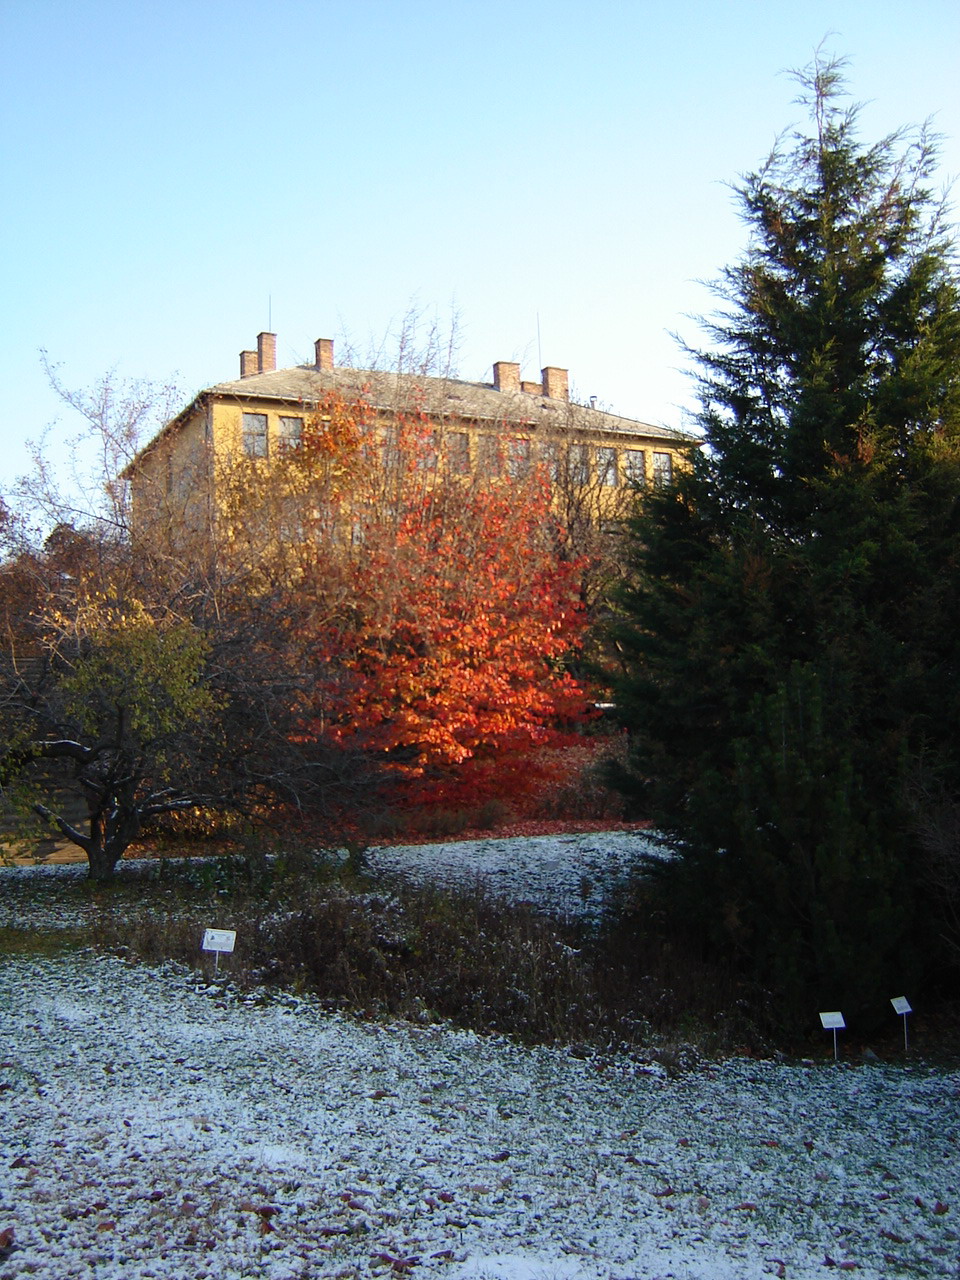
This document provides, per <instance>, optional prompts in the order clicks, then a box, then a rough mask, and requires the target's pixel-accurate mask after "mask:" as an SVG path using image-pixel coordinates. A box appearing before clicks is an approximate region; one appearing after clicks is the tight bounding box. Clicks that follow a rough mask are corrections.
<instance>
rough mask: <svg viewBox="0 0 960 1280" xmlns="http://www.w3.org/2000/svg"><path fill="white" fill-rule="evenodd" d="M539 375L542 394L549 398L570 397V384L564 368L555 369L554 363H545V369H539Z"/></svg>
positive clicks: (560, 398) (561, 398) (567, 398)
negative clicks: (541, 383) (541, 380)
mask: <svg viewBox="0 0 960 1280" xmlns="http://www.w3.org/2000/svg"><path fill="white" fill-rule="evenodd" d="M540 376H541V378H543V394H544V395H545V396H547V397H548V398H549V399H551V400H569V399H570V385H569V382H568V378H567V370H566V369H557V368H556V367H555V366H554V365H547V367H546V369H541V370H540Z"/></svg>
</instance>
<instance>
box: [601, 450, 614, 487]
mask: <svg viewBox="0 0 960 1280" xmlns="http://www.w3.org/2000/svg"><path fill="white" fill-rule="evenodd" d="M597 478H598V479H599V481H600V483H601V484H602V485H608V486H613V487H615V486H616V483H617V451H616V449H608V448H606V447H604V448H602V449H598V450H597Z"/></svg>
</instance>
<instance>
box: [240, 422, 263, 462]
mask: <svg viewBox="0 0 960 1280" xmlns="http://www.w3.org/2000/svg"><path fill="white" fill-rule="evenodd" d="M243 452H244V453H245V454H246V455H247V457H248V458H265V457H266V456H267V415H266V414H265V413H245V414H244V415H243Z"/></svg>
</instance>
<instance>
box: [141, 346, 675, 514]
mask: <svg viewBox="0 0 960 1280" xmlns="http://www.w3.org/2000/svg"><path fill="white" fill-rule="evenodd" d="M276 349H277V341H276V335H275V334H272V333H261V334H260V335H259V336H258V339H257V348H256V350H247V351H243V352H241V354H240V377H239V378H238V379H236V380H235V381H230V382H222V383H219V384H217V385H216V386H213V387H210V388H208V389H206V390H204V391H202V392H200V393H199V394H198V395H197V396H196V397H195V398H194V399H193V400H192V401H191V402H190V404H189V405H187V406H186V407H185V408H184V409H183V410H182V411H181V412H180V413H179V414H177V416H176V417H174V418H173V419H172V420H171V421H170V422H168V423H167V424H166V425H165V427H164V428H163V429H162V430H161V431H160V432H159V433H158V434H157V435H156V436H155V437H154V439H153V440H151V441H150V442H149V443H148V444H147V446H146V447H145V448H144V449H143V450H142V451H141V452H140V454H139V455H138V456H137V458H136V459H135V460H134V462H133V463H132V464H131V465H130V467H129V468H128V471H127V479H128V481H129V483H130V489H131V501H132V512H133V520H134V524H135V526H136V524H138V523H140V524H142V523H143V522H144V521H146V520H147V519H148V518H149V517H150V516H151V515H156V513H158V512H160V511H162V510H166V511H168V512H169V513H171V517H170V518H171V519H174V518H175V519H177V520H179V521H186V522H188V523H189V524H192V525H194V526H199V525H202V524H204V523H206V522H207V521H209V520H210V519H212V518H215V513H216V510H217V497H216V490H217V477H218V474H219V472H220V471H221V469H222V468H224V467H226V466H229V464H230V463H231V462H232V461H235V460H237V459H241V458H246V459H263V460H264V462H265V465H269V461H270V459H271V458H272V457H275V456H277V455H278V454H279V453H281V452H282V451H283V450H286V449H289V448H291V447H296V445H297V442H298V441H299V439H300V436H301V434H302V432H303V430H304V427H305V424H306V423H308V422H309V421H310V419H311V415H316V414H317V413H318V412H321V411H322V408H323V406H324V405H325V404H326V403H329V399H330V397H331V396H335V397H338V398H340V399H342V400H343V401H344V402H347V403H350V402H357V401H361V400H362V402H363V403H364V405H365V406H366V407H367V411H368V413H369V415H370V417H371V418H372V420H373V421H374V422H375V423H376V424H378V428H379V429H380V430H381V431H382V432H389V430H390V428H391V424H392V423H396V421H397V419H398V416H399V415H401V414H403V413H407V412H409V411H410V410H411V409H416V411H417V412H418V414H419V415H420V416H421V418H422V419H423V420H424V421H426V422H428V423H429V424H430V425H431V427H432V428H433V429H434V432H435V437H436V439H437V441H438V443H439V442H442V447H443V452H444V458H445V464H444V465H446V466H449V467H450V468H452V469H453V470H455V471H462V472H469V471H471V470H473V469H476V468H487V469H489V468H490V467H491V466H497V467H500V468H502V470H503V472H504V473H505V474H506V475H507V476H509V474H511V473H519V472H520V471H521V470H523V469H524V468H526V467H527V466H529V465H531V464H532V463H534V462H541V463H545V464H546V465H547V466H548V468H549V471H550V474H551V475H552V477H553V479H554V481H555V482H556V483H558V484H559V483H560V480H561V477H562V478H563V479H564V481H565V482H566V483H567V484H568V485H569V484H573V485H579V486H582V487H586V488H590V489H593V490H595V491H596V493H597V498H598V501H597V510H598V511H599V512H601V513H603V512H605V511H609V512H611V513H613V512H614V511H615V510H616V508H617V506H618V505H619V504H620V502H621V500H622V496H623V495H624V494H626V493H632V492H633V490H634V488H635V487H636V486H638V485H639V486H641V487H643V486H648V485H659V484H665V483H668V482H669V481H670V479H671V477H672V474H673V471H674V469H675V467H676V466H677V465H681V459H682V457H683V454H684V452H685V451H686V450H687V449H689V447H690V444H691V441H690V439H689V438H688V437H686V436H684V435H683V434H682V433H680V432H678V431H672V430H670V429H668V428H665V427H658V426H653V425H651V424H649V423H643V422H638V421H635V420H633V419H629V418H623V417H619V416H617V415H615V414H612V413H608V412H606V411H604V410H602V409H599V408H597V407H596V405H595V404H594V403H591V404H590V405H581V404H575V403H573V402H571V400H570V395H569V380H568V374H567V370H566V369H562V368H559V367H556V366H547V367H546V368H544V369H542V370H541V373H540V379H539V381H527V380H524V379H522V378H521V373H520V366H519V365H518V364H516V363H513V362H509V361H503V360H500V361H497V362H496V363H495V364H494V365H493V378H492V381H491V382H467V381H463V380H460V379H457V378H450V377H443V378H441V377H423V376H420V375H417V374H404V373H395V372H384V371H380V370H361V369H354V368H349V367H345V366H338V365H336V364H335V362H334V349H333V342H332V341H331V340H330V339H326V338H321V339H318V340H317V342H316V343H315V358H314V362H313V364H310V365H298V366H295V367H293V368H288V369H277V367H276Z"/></svg>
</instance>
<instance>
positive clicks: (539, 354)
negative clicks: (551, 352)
mask: <svg viewBox="0 0 960 1280" xmlns="http://www.w3.org/2000/svg"><path fill="white" fill-rule="evenodd" d="M537 368H538V369H542V368H543V352H542V351H541V349H540V312H539V311H538V312H537Z"/></svg>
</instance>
